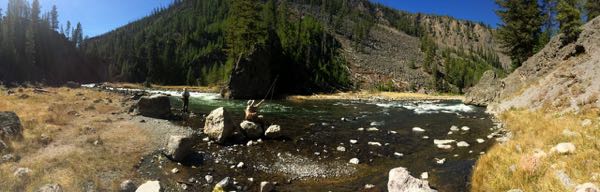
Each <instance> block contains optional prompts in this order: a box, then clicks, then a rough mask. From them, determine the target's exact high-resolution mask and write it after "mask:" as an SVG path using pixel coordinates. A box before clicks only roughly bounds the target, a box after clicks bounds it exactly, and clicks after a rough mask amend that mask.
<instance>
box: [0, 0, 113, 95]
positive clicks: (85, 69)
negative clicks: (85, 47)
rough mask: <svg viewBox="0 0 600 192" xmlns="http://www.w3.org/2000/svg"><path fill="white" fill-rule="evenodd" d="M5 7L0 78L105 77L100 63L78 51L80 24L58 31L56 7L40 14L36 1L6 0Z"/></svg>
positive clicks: (7, 80)
mask: <svg viewBox="0 0 600 192" xmlns="http://www.w3.org/2000/svg"><path fill="white" fill-rule="evenodd" d="M7 8H8V9H7V10H6V11H2V10H0V81H2V82H4V83H21V82H41V83H47V84H60V83H64V82H65V81H69V80H71V81H82V82H85V81H99V80H104V79H105V77H106V72H105V70H104V69H103V65H102V64H100V63H95V62H91V61H93V60H92V59H91V58H86V57H84V55H83V54H82V53H81V52H80V51H79V48H80V47H81V42H83V37H82V36H83V32H82V27H81V25H77V27H75V28H74V29H73V30H72V31H71V27H68V29H67V31H69V32H67V33H64V32H63V33H59V32H58V30H59V23H58V19H57V18H58V11H57V8H56V7H53V8H52V10H51V11H50V12H49V13H44V14H42V13H41V9H40V4H39V1H38V0H34V1H33V2H32V3H31V4H29V2H28V1H26V0H10V1H8V6H7ZM4 13H6V14H5V15H4ZM63 31H64V29H63ZM66 34H69V35H66ZM70 34H72V36H70ZM67 36H70V37H67ZM95 61H99V60H95Z"/></svg>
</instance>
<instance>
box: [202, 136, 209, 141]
mask: <svg viewBox="0 0 600 192" xmlns="http://www.w3.org/2000/svg"><path fill="white" fill-rule="evenodd" d="M202 141H204V142H208V141H210V138H208V137H205V138H204V139H202Z"/></svg>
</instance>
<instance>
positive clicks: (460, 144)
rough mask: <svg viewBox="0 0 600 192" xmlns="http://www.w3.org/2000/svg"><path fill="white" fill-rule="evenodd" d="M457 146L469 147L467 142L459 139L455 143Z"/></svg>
mask: <svg viewBox="0 0 600 192" xmlns="http://www.w3.org/2000/svg"><path fill="white" fill-rule="evenodd" d="M456 146H457V147H469V143H467V142H466V141H460V142H458V143H456Z"/></svg>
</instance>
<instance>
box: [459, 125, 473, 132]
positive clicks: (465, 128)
mask: <svg viewBox="0 0 600 192" xmlns="http://www.w3.org/2000/svg"><path fill="white" fill-rule="evenodd" d="M460 129H461V130H463V131H468V130H470V129H471V128H469V127H467V126H462V127H461V128H460Z"/></svg>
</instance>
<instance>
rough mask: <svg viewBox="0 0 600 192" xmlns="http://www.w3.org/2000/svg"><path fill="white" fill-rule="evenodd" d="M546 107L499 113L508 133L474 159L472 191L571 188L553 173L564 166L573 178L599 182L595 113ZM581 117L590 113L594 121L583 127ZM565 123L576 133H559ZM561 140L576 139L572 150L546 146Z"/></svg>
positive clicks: (599, 132)
mask: <svg viewBox="0 0 600 192" xmlns="http://www.w3.org/2000/svg"><path fill="white" fill-rule="evenodd" d="M547 111H548V110H542V111H536V112H532V111H528V110H513V111H508V112H505V113H504V114H502V115H501V116H500V118H501V119H502V121H503V122H505V123H506V125H507V127H508V129H509V130H510V131H511V132H512V133H513V135H514V136H513V139H511V140H510V141H508V142H507V143H504V144H497V145H496V146H494V147H492V149H491V150H490V151H489V152H488V153H487V154H485V155H484V156H482V157H481V158H480V159H479V160H478V161H477V165H476V167H475V170H474V173H473V179H472V180H473V182H472V191H507V190H510V189H522V190H523V191H574V188H570V187H567V188H565V187H564V186H563V184H562V183H561V182H560V181H559V180H558V179H557V178H556V172H557V171H558V170H564V171H565V172H566V174H567V175H568V176H569V177H570V179H571V182H572V183H573V184H582V183H587V182H592V183H595V184H596V185H598V184H599V182H600V175H598V174H600V139H599V138H600V125H599V123H598V121H599V120H600V119H598V113H597V112H588V113H587V114H585V115H573V114H569V115H562V116H559V115H556V114H555V113H552V112H547ZM584 119H591V120H592V121H593V122H594V123H593V124H592V125H591V126H588V127H583V126H582V124H581V122H582V120H584ZM565 129H568V130H570V131H572V132H574V133H576V135H574V136H567V135H565V134H563V131H564V130H565ZM562 142H571V143H573V144H575V146H576V151H575V153H574V154H569V155H559V154H556V153H552V152H551V148H552V147H553V146H555V145H556V144H558V143H562ZM536 151H537V153H536ZM539 151H543V152H544V153H546V154H547V155H543V153H540V152H539ZM540 154H541V155H540ZM511 167H512V168H511ZM573 187H574V186H573Z"/></svg>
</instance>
